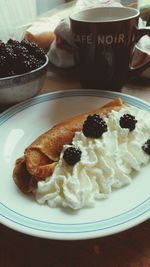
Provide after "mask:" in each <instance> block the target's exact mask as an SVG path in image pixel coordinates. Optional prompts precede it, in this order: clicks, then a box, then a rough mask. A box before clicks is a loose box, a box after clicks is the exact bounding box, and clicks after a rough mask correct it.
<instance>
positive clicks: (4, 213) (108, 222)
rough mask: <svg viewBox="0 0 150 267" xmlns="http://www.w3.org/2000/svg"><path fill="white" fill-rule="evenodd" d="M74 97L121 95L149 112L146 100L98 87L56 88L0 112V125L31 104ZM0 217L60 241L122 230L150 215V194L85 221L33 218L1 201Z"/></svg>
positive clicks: (16, 225) (27, 230)
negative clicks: (110, 213) (107, 215)
mask: <svg viewBox="0 0 150 267" xmlns="http://www.w3.org/2000/svg"><path fill="white" fill-rule="evenodd" d="M76 96H77V97H79V96H91V97H92V96H93V97H103V98H107V99H110V100H111V99H114V98H116V97H121V99H122V100H123V101H124V102H127V103H128V104H130V105H133V106H135V107H138V108H140V109H143V110H146V111H150V104H149V103H147V102H145V101H142V100H140V99H138V98H136V97H132V96H129V95H125V94H122V93H117V92H110V91H99V90H70V91H58V92H52V93H48V94H44V95H40V96H37V97H34V98H32V99H30V100H26V101H24V102H22V103H20V104H18V105H16V106H13V107H12V108H10V109H8V110H6V111H5V112H3V113H2V114H1V115H0V126H1V125H3V124H4V123H5V122H6V121H8V120H9V119H10V118H11V117H13V116H15V114H17V113H19V112H21V111H23V110H25V109H28V108H29V107H31V106H34V105H37V104H39V103H42V102H46V101H51V100H55V99H58V98H66V97H76ZM0 217H1V218H2V219H1V221H2V223H3V224H5V225H6V226H9V227H10V228H12V229H15V230H18V231H21V232H23V233H27V234H30V235H34V236H38V237H44V238H52V239H62V240H75V239H87V238H95V237H100V236H105V235H109V234H113V233H117V232H120V231H123V230H125V229H128V228H130V227H132V226H135V225H137V224H139V223H141V222H143V221H145V220H146V219H148V218H150V197H149V198H147V199H145V200H144V201H143V202H142V203H140V204H138V205H137V206H135V207H134V208H132V209H130V210H128V211H126V212H122V213H121V214H119V215H116V216H113V217H110V218H107V219H103V220H96V221H92V220H89V221H87V222H85V223H74V224H73V223H71V224H69V223H60V222H53V221H43V220H38V219H34V218H31V217H28V216H24V215H23V214H21V213H18V212H16V211H14V210H12V209H11V208H9V207H8V206H7V205H6V204H5V203H2V202H0ZM129 222H130V223H129Z"/></svg>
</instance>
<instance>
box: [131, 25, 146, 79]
mask: <svg viewBox="0 0 150 267" xmlns="http://www.w3.org/2000/svg"><path fill="white" fill-rule="evenodd" d="M144 35H148V36H150V27H144V28H140V29H137V36H136V43H137V42H138V41H139V39H140V38H141V37H142V36H144ZM149 67H150V61H148V62H147V63H145V64H144V65H142V66H140V67H138V68H130V69H129V76H128V78H129V80H132V79H134V78H136V77H137V76H138V75H140V74H141V73H142V72H143V71H144V70H146V69H147V68H149Z"/></svg>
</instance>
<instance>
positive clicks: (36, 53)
mask: <svg viewBox="0 0 150 267" xmlns="http://www.w3.org/2000/svg"><path fill="white" fill-rule="evenodd" d="M47 66H48V57H47V55H46V53H45V52H44V50H43V49H41V48H39V47H38V46H37V44H35V43H32V42H29V41H27V40H21V41H17V40H13V39H9V40H8V41H7V42H5V43H4V42H2V41H0V105H1V106H3V105H13V104H16V103H19V102H21V101H24V100H26V99H29V98H31V97H34V96H36V95H37V94H38V93H39V91H40V90H41V89H42V86H43V83H44V80H45V76H46V72H47Z"/></svg>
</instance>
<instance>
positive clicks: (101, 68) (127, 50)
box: [70, 7, 139, 91]
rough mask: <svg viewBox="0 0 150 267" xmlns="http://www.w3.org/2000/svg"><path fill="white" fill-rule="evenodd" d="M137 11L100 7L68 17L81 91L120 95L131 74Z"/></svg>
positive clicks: (135, 38)
mask: <svg viewBox="0 0 150 267" xmlns="http://www.w3.org/2000/svg"><path fill="white" fill-rule="evenodd" d="M138 19H139V11H138V10H137V9H133V8H125V7H100V8H93V9H87V10H83V11H80V12H78V13H74V14H72V15H71V16H70V21H71V30H72V37H73V51H74V58H75V63H76V66H77V70H78V72H79V76H80V81H81V85H82V87H83V88H96V89H103V90H113V91H120V90H121V88H122V86H123V84H124V83H125V82H126V81H127V79H128V76H129V72H130V61H131V59H132V54H133V50H134V46H135V43H136V40H137V35H138V34H137V31H138V29H137V26H138Z"/></svg>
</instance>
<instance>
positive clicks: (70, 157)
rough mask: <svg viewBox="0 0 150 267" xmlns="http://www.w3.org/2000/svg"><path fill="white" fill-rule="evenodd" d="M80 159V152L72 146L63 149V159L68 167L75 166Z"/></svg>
mask: <svg viewBox="0 0 150 267" xmlns="http://www.w3.org/2000/svg"><path fill="white" fill-rule="evenodd" d="M80 158H81V150H80V149H79V148H76V147H74V146H70V147H68V148H66V149H65V151H64V155H63V159H64V160H65V161H66V163H68V164H69V165H75V164H76V163H77V162H78V161H80Z"/></svg>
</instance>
